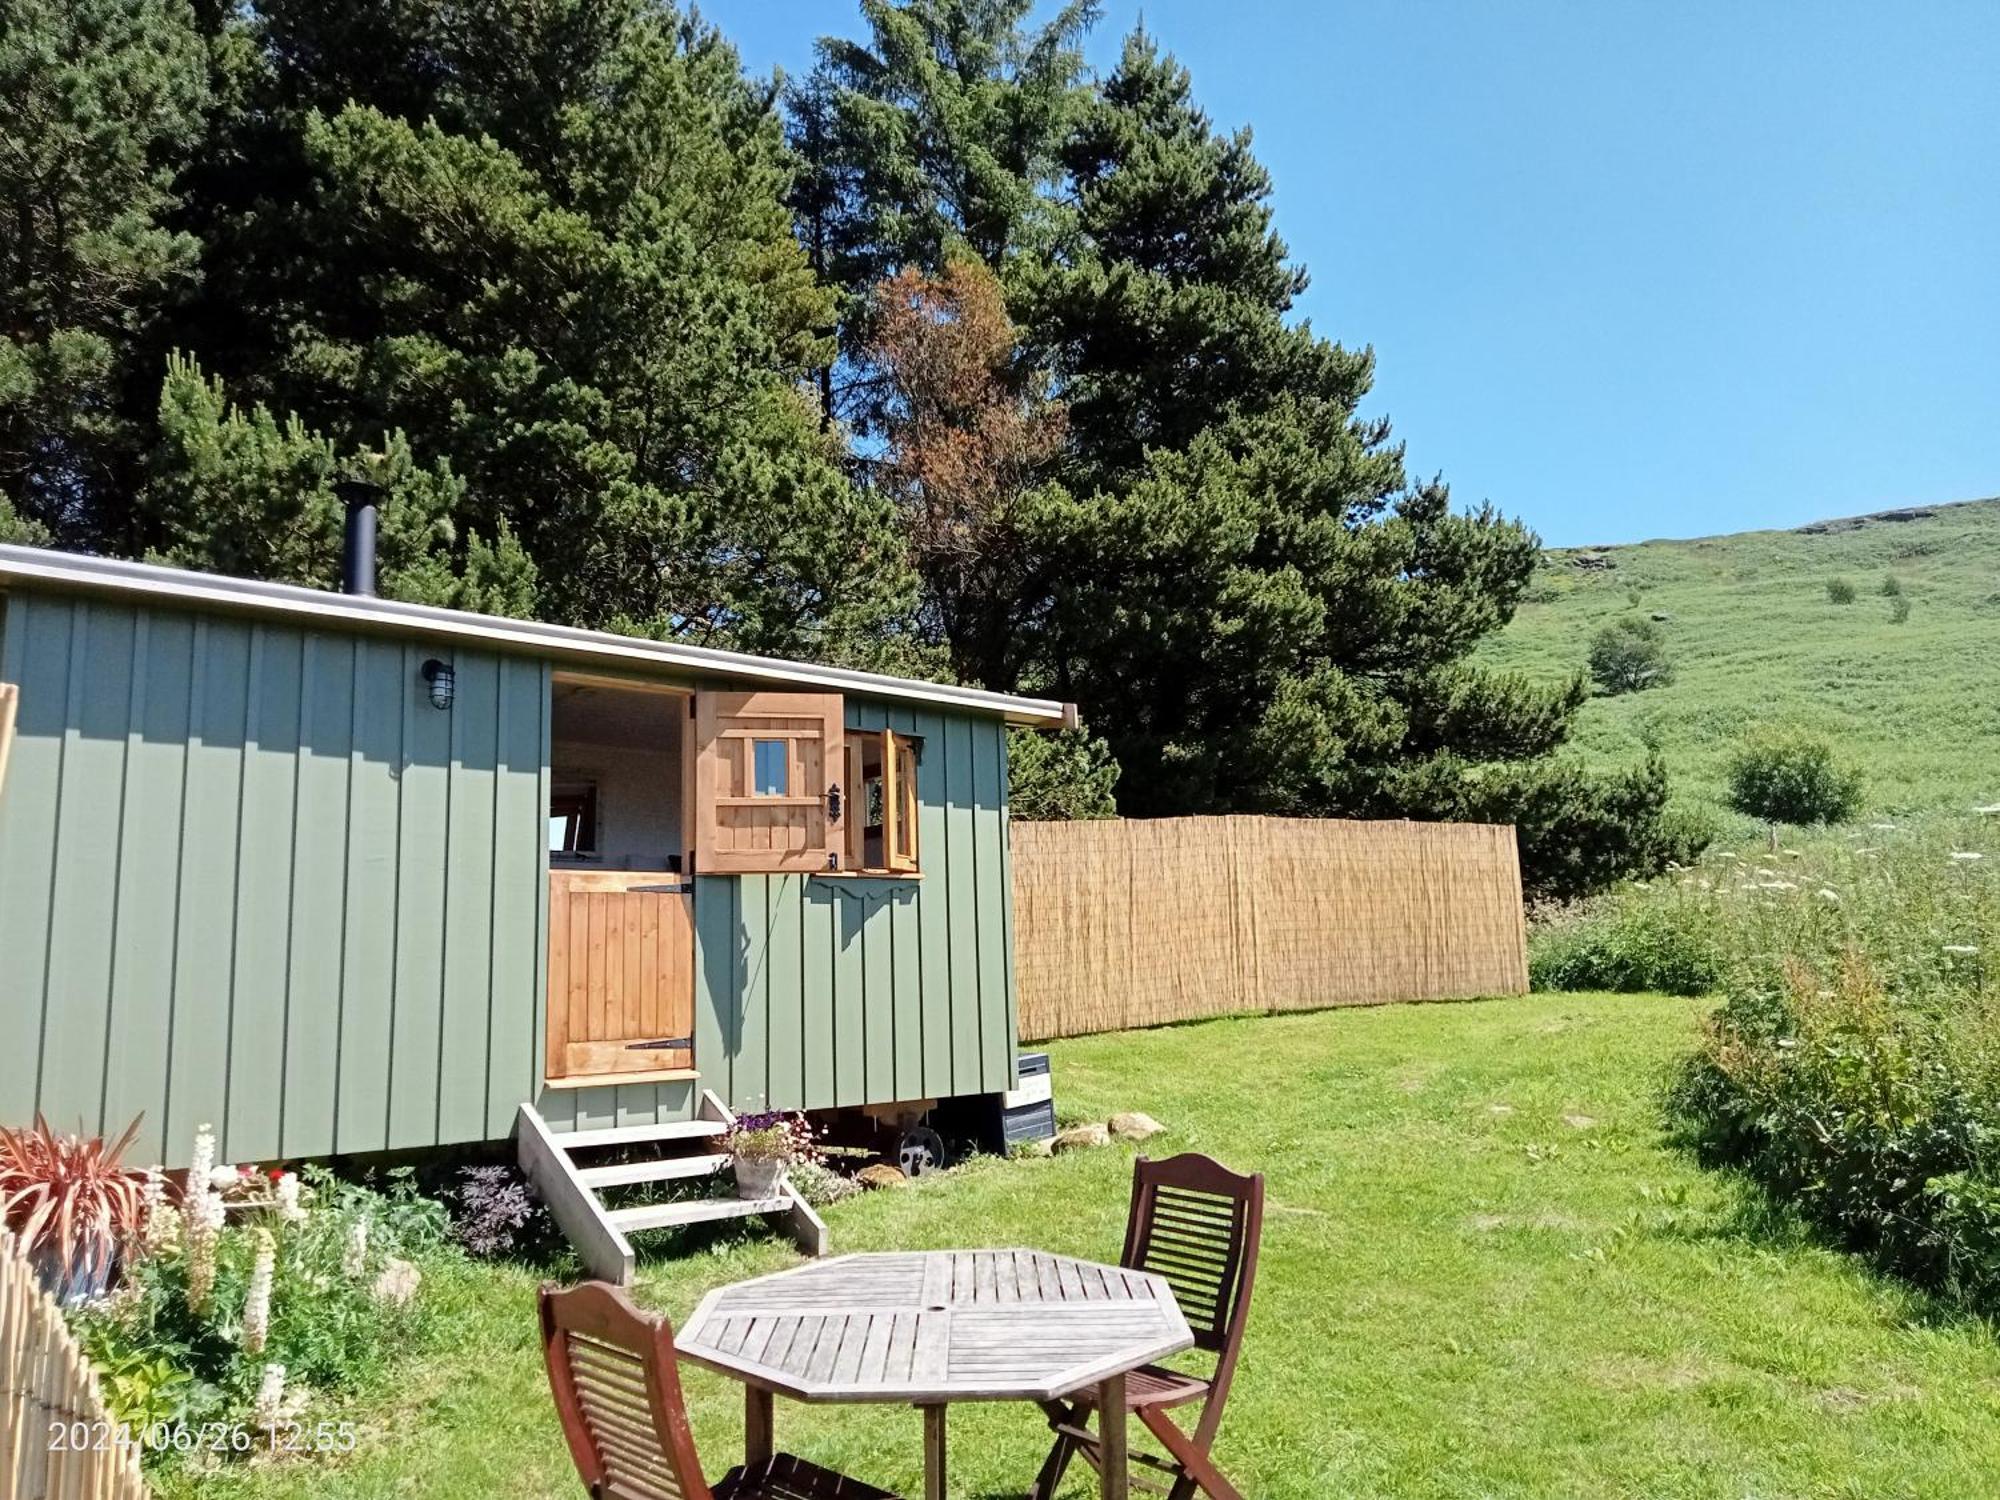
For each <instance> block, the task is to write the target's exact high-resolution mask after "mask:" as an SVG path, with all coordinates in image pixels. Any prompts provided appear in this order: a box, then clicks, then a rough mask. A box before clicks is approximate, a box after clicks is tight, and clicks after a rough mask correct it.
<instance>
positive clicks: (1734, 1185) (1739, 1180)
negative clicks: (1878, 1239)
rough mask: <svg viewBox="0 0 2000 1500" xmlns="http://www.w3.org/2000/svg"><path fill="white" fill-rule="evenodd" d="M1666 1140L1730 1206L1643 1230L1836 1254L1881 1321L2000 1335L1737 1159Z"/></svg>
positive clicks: (1988, 1315) (1986, 1313)
mask: <svg viewBox="0 0 2000 1500" xmlns="http://www.w3.org/2000/svg"><path fill="white" fill-rule="evenodd" d="M1664 1144H1665V1145H1666V1146H1667V1148H1668V1149H1669V1150H1671V1151H1672V1152H1674V1153H1675V1154H1676V1155H1678V1156H1681V1157H1682V1158H1684V1159H1686V1160H1689V1161H1691V1162H1693V1163H1694V1164H1695V1165H1696V1166H1698V1167H1700V1168H1701V1169H1702V1171H1704V1172H1705V1173H1707V1174H1708V1175H1709V1176H1710V1177H1712V1178H1714V1179H1715V1180H1716V1181H1718V1182H1720V1183H1722V1184H1723V1185H1724V1186H1725V1188H1726V1190H1727V1195H1728V1203H1727V1205H1726V1206H1725V1207H1724V1208H1722V1209H1720V1210H1718V1211H1717V1212H1715V1213H1701V1214H1690V1213H1680V1212H1669V1213H1666V1214H1664V1215H1661V1216H1659V1217H1658V1218H1657V1219H1656V1220H1655V1221H1654V1222H1652V1223H1649V1224H1648V1226H1647V1231H1648V1233H1650V1234H1652V1235H1654V1236H1656V1237H1658V1238H1662V1239H1672V1240H1678V1241H1680V1242H1682V1243H1689V1244H1702V1243H1707V1244H1727V1245H1737V1246H1743V1247H1747V1248H1750V1249H1753V1250H1757V1251H1762V1252H1766V1253H1773V1252H1775V1253H1779V1254H1785V1253H1800V1252H1821V1253H1830V1254H1835V1255H1838V1256H1840V1257H1842V1258H1843V1259H1844V1260H1846V1261H1848V1262H1849V1263H1850V1264H1851V1265H1852V1266H1853V1267H1854V1269H1855V1271H1856V1273H1857V1274H1858V1275H1860V1276H1863V1277H1866V1278H1867V1279H1868V1280H1869V1281H1870V1282H1872V1283H1873V1284H1874V1285H1875V1286H1876V1288H1877V1289H1878V1290H1880V1291H1881V1292H1882V1293H1883V1294H1884V1295H1885V1298H1886V1300H1887V1302H1888V1304H1889V1308H1888V1309H1885V1314H1884V1321H1885V1322H1888V1323H1892V1324H1894V1325H1896V1326H1899V1327H1907V1328H1922V1329H1930V1330H1962V1329H1967V1328H1976V1329H1979V1330H1982V1331H1984V1332H1985V1333H1987V1334H1989V1335H2000V1325H1996V1322H1995V1319H1994V1315H1993V1312H1992V1310H1990V1309H1982V1308H1980V1307H1977V1306H1974V1305H1972V1304H1970V1303H1968V1302H1966V1301H1965V1300H1964V1299H1963V1298H1960V1297H1958V1296H1955V1295H1953V1294H1952V1293H1951V1292H1950V1291H1949V1290H1946V1289H1942V1288H1939V1287H1934V1286H1927V1285H1925V1284H1924V1283H1923V1282H1921V1281H1918V1280H1915V1279H1913V1278H1912V1277H1911V1276H1909V1275H1908V1274H1906V1273H1905V1272H1903V1271H1901V1270H1899V1269H1898V1268H1897V1267H1896V1266H1895V1265H1894V1264H1892V1263H1891V1262H1890V1260H1889V1259H1888V1257H1887V1255H1886V1253H1885V1252H1883V1251H1881V1250H1879V1249H1878V1248H1877V1247H1875V1246H1873V1245H1870V1244H1868V1243H1866V1242H1864V1241H1860V1240H1857V1239H1856V1238H1854V1237H1853V1236H1852V1235H1847V1234H1843V1233H1841V1232H1840V1231H1839V1230H1838V1229H1837V1228H1835V1227H1833V1226H1830V1225H1825V1224H1821V1223H1819V1222H1817V1221H1816V1220H1814V1219H1812V1218H1810V1217H1808V1216H1807V1215H1806V1214H1804V1213H1802V1212H1801V1211H1800V1210H1799V1209H1798V1207H1797V1206H1796V1205H1795V1204H1793V1203H1792V1202H1791V1201H1790V1200H1788V1199H1786V1198H1784V1197H1782V1196H1780V1195H1779V1194H1778V1193H1777V1192H1775V1191H1774V1190H1773V1189H1772V1188H1771V1187H1770V1186H1769V1185H1768V1184H1766V1183H1765V1182H1764V1181H1763V1180H1762V1179H1761V1178H1759V1177H1758V1176H1757V1175H1756V1174H1755V1173H1753V1172H1751V1171H1749V1170H1748V1169H1747V1168H1745V1167H1744V1166H1743V1165H1742V1164H1741V1163H1739V1162H1736V1161H1733V1160H1730V1159H1728V1158H1727V1157H1725V1156H1723V1155H1722V1154H1721V1153H1719V1152H1717V1151H1716V1150H1714V1149H1713V1148H1712V1147H1710V1146H1708V1145H1707V1144H1705V1143H1701V1142H1697V1141H1695V1140H1693V1139H1691V1138H1690V1137H1689V1136H1688V1135H1687V1133H1686V1132H1684V1131H1676V1130H1674V1129H1672V1128H1670V1129H1668V1131H1667V1132H1666V1135H1665V1140H1664ZM1890 1309H1893V1310H1890Z"/></svg>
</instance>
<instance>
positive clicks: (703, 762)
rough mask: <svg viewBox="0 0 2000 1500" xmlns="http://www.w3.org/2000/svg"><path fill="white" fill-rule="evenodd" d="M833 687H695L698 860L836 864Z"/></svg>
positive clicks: (742, 868) (783, 867)
mask: <svg viewBox="0 0 2000 1500" xmlns="http://www.w3.org/2000/svg"><path fill="white" fill-rule="evenodd" d="M844 711H845V706H844V704H843V703H842V700H841V696H840V694H838V693H697V694H696V695H695V710H694V723H695V736H694V737H695V749H694V827H693V833H694V868H695V869H696V870H698V871H701V872H703V873H707V874H712V875H748V874H786V873H812V872H814V871H823V870H837V869H840V868H841V865H842V854H843V852H844V850H845V848H846V828H845V825H844V824H843V822H842V821H841V820H842V818H843V817H845V816H846V809H845V808H844V807H843V806H842V801H843V798H842V797H841V796H839V795H829V794H830V793H833V792H834V791H835V788H836V787H837V786H838V784H839V780H840V775H841V772H842V770H843V769H844V767H845V765H846V755H845V752H844V751H843V749H842V743H841V741H842V736H841V721H842V718H843V716H844Z"/></svg>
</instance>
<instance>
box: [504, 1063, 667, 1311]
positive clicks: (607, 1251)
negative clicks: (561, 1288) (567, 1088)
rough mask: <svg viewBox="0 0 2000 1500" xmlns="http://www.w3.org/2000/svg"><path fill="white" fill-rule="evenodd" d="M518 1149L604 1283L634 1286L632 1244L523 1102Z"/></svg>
mask: <svg viewBox="0 0 2000 1500" xmlns="http://www.w3.org/2000/svg"><path fill="white" fill-rule="evenodd" d="M514 1134H515V1150H516V1152H517V1153H518V1155H519V1157H520V1162H521V1170H522V1171H523V1172H524V1173H526V1174H527V1178H528V1181H529V1182H531V1183H533V1184H534V1186H535V1191H536V1192H538V1193H540V1194H541V1195H542V1201H543V1202H544V1203H546V1204H547V1205H548V1206H549V1213H550V1215H551V1216H552V1217H553V1218H554V1219H555V1221H556V1223H557V1224H558V1225H559V1226H561V1228H562V1232H563V1233H564V1234H565V1235H566V1236H567V1237H568V1238H569V1242H570V1243H571V1244H572V1245H574V1246H575V1247H576V1252H577V1254H578V1255H580V1256H581V1257H582V1258H583V1263H584V1265H585V1266H586V1267H587V1268H588V1269H589V1271H590V1274H591V1275H592V1276H595V1277H596V1278H597V1279H598V1280H600V1281H609V1282H611V1283H613V1284H614V1285H617V1286H630V1285H631V1284H632V1272H633V1268H634V1266H635V1265H636V1263H637V1257H636V1256H635V1255H634V1254H633V1253H632V1242H631V1241H630V1240H628V1239H626V1238H625V1236H624V1234H623V1232H621V1231H620V1229H619V1228H618V1226H617V1225H616V1224H614V1223H612V1222H611V1221H610V1219H609V1218H607V1217H606V1216H605V1212H604V1204H603V1201H602V1200H601V1199H599V1198H598V1196H597V1194H596V1193H594V1192H592V1191H591V1190H590V1188H589V1187H588V1186H587V1185H586V1184H585V1183H584V1181H583V1180H582V1179H581V1178H580V1177H579V1176H578V1175H577V1169H576V1163H574V1162H572V1161H571V1160H570V1159H569V1153H568V1152H567V1151H565V1150H563V1148H562V1147H561V1146H560V1145H558V1144H557V1138H556V1135H555V1133H554V1132H553V1131H551V1130H550V1129H549V1127H548V1122H547V1121H546V1120H544V1119H543V1118H542V1117H541V1114H540V1113H539V1112H538V1111H537V1110H536V1109H535V1106H534V1105H532V1104H526V1103H524V1104H522V1105H521V1107H520V1110H519V1111H518V1112H517V1113H516V1115H515V1117H514Z"/></svg>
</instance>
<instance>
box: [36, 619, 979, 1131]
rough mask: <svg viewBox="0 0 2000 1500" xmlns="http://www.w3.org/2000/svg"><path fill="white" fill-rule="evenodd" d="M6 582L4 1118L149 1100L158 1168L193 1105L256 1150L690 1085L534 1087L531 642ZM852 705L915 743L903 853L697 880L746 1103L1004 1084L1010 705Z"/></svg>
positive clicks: (579, 1109)
mask: <svg viewBox="0 0 2000 1500" xmlns="http://www.w3.org/2000/svg"><path fill="white" fill-rule="evenodd" d="M0 610H4V614H0V677H4V678H5V679H6V680H8V681H11V682H18V683H19V684H20V685H21V689H22V692H21V703H20V711H19V723H18V727H17V738H16V743H15V747H14V754H13V761H12V765H11V767H10V771H9V782H8V787H7V794H6V796H5V797H4V798H0V952H4V953H5V954H6V955H7V959H8V966H9V982H10V993H9V997H8V998H9V1022H10V1031H9V1035H8V1043H9V1044H8V1045H6V1046H0V1122H5V1123H15V1122H20V1121H25V1120H27V1119H29V1118H31V1117H32V1115H33V1114H34V1112H35V1111H36V1110H37V1109H42V1110H44V1111H46V1112H47V1113H48V1115H49V1116H50V1118H51V1119H52V1120H55V1121H57V1122H58V1123H60V1124H65V1125H67V1124H74V1123H81V1124H82V1125H84V1126H86V1127H87V1128H89V1129H92V1130H104V1131H115V1130H118V1129H121V1128H123V1126H124V1125H125V1124H126V1122H127V1121H128V1120H130V1119H131V1118H132V1117H133V1116H134V1115H138V1114H141V1113H143V1115H144V1117H145V1123H144V1125H143V1127H142V1131H141V1135H140V1142H139V1145H138V1147H137V1148H136V1155H137V1156H139V1157H141V1158H143V1159H155V1158H157V1159H159V1160H161V1161H163V1162H166V1163H168V1164H178V1163H181V1162H184V1161H185V1160H186V1158H187V1154H188V1150H189V1147H190V1145H191V1143H192V1139H193V1134H194V1131H195V1129H196V1127H197V1126H199V1125H202V1124H212V1125H214V1126H215V1127H216V1129H217V1131H218V1133H219V1134H220V1135H221V1142H220V1150H221V1152H222V1154H223V1156H224V1157H225V1158H229V1159H236V1160H257V1159H270V1158H275V1157H280V1156H283V1157H301V1156H319V1155H328V1154H334V1153H345V1152H365V1151H379V1150H384V1149H389V1148H392V1147H407V1146H423V1145H431V1144H445V1143H450V1142H457V1141H470V1140H479V1139H488V1138H495V1137H498V1136H501V1135H504V1134H505V1133H506V1131H507V1130H508V1129H509V1128H510V1126H511V1123H512V1118H513V1113H514V1108H515V1106H516V1105H517V1104H518V1103H519V1102H520V1101H521V1100H523V1099H528V1100H534V1101H536V1102H537V1103H538V1104H539V1105H540V1106H541V1107H542V1109H543V1112H544V1114H545V1115H546V1116H547V1117H548V1118H549V1119H550V1120H551V1122H552V1123H553V1124H555V1125H556V1126H557V1127H558V1128H569V1127H579V1128H584V1127H589V1126H591V1125H596V1124H611V1123H633V1122H636V1121H641V1120H652V1119H661V1118H676V1117H683V1116H685V1115H687V1114H688V1113H689V1112H690V1111H691V1110H692V1109H693V1108H694V1105H695V1102H696V1100H697V1099H698V1097H699V1091H698V1089H697V1088H696V1087H695V1086H693V1085H690V1084H688V1083H686V1082H675V1083H668V1084H661V1085H657V1086H645V1085H620V1086H611V1087H605V1088H600V1089H573V1090H561V1091H554V1090H546V1089H544V1088H543V1086H542V1082H543V1074H542V1058H543V1045H544V1035H545V1032H544V1024H545V1017H546V1012H545V1004H546V996H545V975H546V972H547V942H548V934H547V905H546V903H547V866H548V860H547V850H546V843H547V840H546V823H545V819H546V808H547V797H548V778H549V770H548V765H549V759H548V757H549V746H550V724H549V671H550V669H549V666H548V664H547V663H545V662H540V661H536V660H532V659H526V658H515V657H506V656H500V655H497V654H493V653H483V652H478V651H473V650H467V649H461V648H459V647H458V646H457V645H454V646H451V647H445V646H442V645H439V646H437V647H435V648H427V647H426V645H425V644H424V643H423V642H421V641H416V640H397V639H391V638H387V637H381V636H369V635H361V634H344V633H337V632H324V631H313V630H305V629H300V628H296V627H293V626H290V625H274V624H269V623H264V622H259V621H252V620H249V619H245V618H240V617H235V616H230V615H224V614H204V613H198V612H191V611H181V610H174V609H164V608H154V607H150V606H148V607H134V606H131V605H126V604H122V603H109V602H101V601H97V600H92V599H88V598H81V597H71V596H67V595H62V594H58V593H54V592H42V591H39V590H32V589H19V588H17V589H16V590H14V591H13V592H12V593H10V594H8V595H7V596H5V597H4V598H0ZM432 654H438V655H449V657H450V659H451V660H452V662H453V664H454V666H455V668H456V672H457V701H456V704H455V706H454V707H453V709H452V710H451V711H450V712H441V711H439V710H438V709H436V708H434V707H432V706H431V704H430V701H429V697H428V691H427V688H426V686H425V684H424V683H423V681H422V679H421V677H420V668H421V665H422V663H423V662H424V660H425V659H426V658H427V657H428V656H430V655H432ZM846 719H847V725H848V727H850V728H856V729H883V728H893V729H896V730H897V731H898V732H901V733H906V734H909V735H911V736H913V737H914V738H915V739H916V740H917V741H918V744H919V760H918V766H917V786H918V794H919V802H920V812H919V839H920V856H921V870H922V873H921V878H914V879H902V878H864V877H853V876H845V877H843V876H833V877H819V876H813V877H806V876H803V875H797V874H793V875H782V876H776V875H773V876H762V875H746V876H701V877H698V878H697V880H696V897H695V921H696V954H695V963H696V1006H695V1037H696V1044H695V1045H696V1056H695V1066H696V1067H697V1068H698V1069H700V1071H701V1074H702V1079H701V1086H702V1087H706V1088H712V1089H714V1090H715V1091H716V1092H717V1093H718V1094H719V1095H721V1096H722V1097H723V1098H724V1099H726V1100H728V1101H729V1102H730V1103H731V1104H732V1105H734V1106H735V1107H737V1108H739V1109H749V1108H814V1109H817V1108H828V1107H832V1106H834V1105H836V1104H846V1105H852V1104H863V1103H887V1102H892V1101H895V1100H905V1099H924V1098H940V1097H946V1096H950V1095H953V1094H961V1093H973V1092H985V1091H991V1090H995V1089H1001V1088H1006V1087H1008V1086H1010V1084H1011V1083H1012V1081H1013V1069H1014V1057H1013V1034H1014V999H1013V985H1012V974H1011V968H1012V965H1011V959H1010V951H1009V949H1010V931H1009V916H1010V914H1009V901H1010V890H1009V878H1008V868H1009V867H1008V857H1009V856H1008V848H1007V837H1008V830H1007V822H1006V731H1005V729H1004V728H1003V727H1002V726H1000V725H999V724H998V723H997V722H995V721H992V720H988V719H983V718H973V717H966V716H960V715H953V714H945V713H937V712H931V711H927V710H912V709H908V708H904V707H900V706H898V707H894V708H891V707H889V706H887V705H884V704H880V703H876V702H871V701H867V700H860V699H850V700H849V701H848V703H847V705H846ZM583 937H584V940H585V941H588V940H589V929H588V924H587V922H586V924H585V931H584V934H583ZM641 962H642V963H643V955H642V956H641ZM584 1001H585V1003H587V1001H588V997H584Z"/></svg>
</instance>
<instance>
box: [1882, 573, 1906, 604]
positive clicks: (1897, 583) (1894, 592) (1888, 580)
mask: <svg viewBox="0 0 2000 1500" xmlns="http://www.w3.org/2000/svg"><path fill="white" fill-rule="evenodd" d="M1880 592H1881V595H1882V597H1883V598H1884V599H1896V598H1900V597H1901V596H1902V592H1903V580H1902V579H1900V578H1898V577H1897V576H1896V575H1895V574H1894V573H1884V574H1883V575H1882V587H1881V590H1880Z"/></svg>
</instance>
